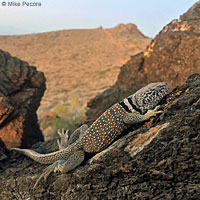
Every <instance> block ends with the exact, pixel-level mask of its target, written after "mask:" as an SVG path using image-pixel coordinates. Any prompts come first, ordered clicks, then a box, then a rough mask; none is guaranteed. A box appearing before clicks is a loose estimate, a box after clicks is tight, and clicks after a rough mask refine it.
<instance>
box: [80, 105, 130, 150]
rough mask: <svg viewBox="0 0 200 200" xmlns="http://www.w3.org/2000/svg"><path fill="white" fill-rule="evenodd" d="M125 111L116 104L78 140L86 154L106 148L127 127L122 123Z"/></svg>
mask: <svg viewBox="0 0 200 200" xmlns="http://www.w3.org/2000/svg"><path fill="white" fill-rule="evenodd" d="M126 112H127V111H126V110H125V109H124V108H123V107H122V106H121V105H120V104H119V103H116V104H114V105H113V106H112V107H110V108H109V109H108V110H106V111H105V112H104V113H103V114H102V115H101V116H100V117H99V118H97V120H96V121H95V122H94V123H93V124H92V125H91V126H90V127H89V128H88V129H87V130H86V132H85V133H84V134H83V136H82V137H81V138H80V141H81V143H82V144H83V148H84V150H85V151H86V152H89V153H94V152H99V151H101V150H103V149H104V148H106V147H107V146H108V145H109V144H110V143H111V142H112V141H113V140H114V139H115V138H116V137H117V136H118V135H120V134H121V133H122V132H123V131H124V130H125V129H127V128H128V127H129V125H127V124H125V123H124V122H123V116H124V114H125V113H126Z"/></svg>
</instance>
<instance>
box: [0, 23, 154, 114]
mask: <svg viewBox="0 0 200 200" xmlns="http://www.w3.org/2000/svg"><path fill="white" fill-rule="evenodd" d="M149 42H150V38H147V37H145V36H144V35H143V34H142V33H141V32H140V31H139V30H138V29H137V26H136V25H134V24H126V25H124V24H120V25H118V26H116V27H114V28H110V29H103V28H102V27H99V28H97V29H81V30H62V31H54V32H47V33H39V34H30V35H18V36H3V35H2V36H0V49H3V50H5V51H8V52H9V53H11V55H12V56H17V57H19V58H20V59H23V60H25V61H27V62H29V64H30V65H33V66H36V67H37V69H38V70H40V71H43V72H44V73H45V76H46V79H47V90H46V92H45V95H44V97H43V100H42V103H41V106H40V108H39V115H41V114H42V113H44V112H48V111H51V110H52V109H53V108H54V107H55V106H56V105H58V104H64V103H65V102H67V100H68V97H69V96H75V97H76V98H78V99H79V100H80V102H81V103H86V102H87V101H88V100H89V99H91V98H92V97H94V96H95V95H97V94H98V93H100V92H102V91H104V90H105V89H107V88H108V87H110V86H111V85H113V84H114V83H115V81H116V79H117V75H118V73H119V69H120V66H121V65H122V64H123V63H125V62H126V61H127V59H129V56H130V55H134V54H136V53H138V52H140V51H143V50H144V48H145V47H146V45H147V44H148V43H149Z"/></svg>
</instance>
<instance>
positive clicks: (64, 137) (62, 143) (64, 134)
mask: <svg viewBox="0 0 200 200" xmlns="http://www.w3.org/2000/svg"><path fill="white" fill-rule="evenodd" d="M68 133H69V130H66V131H65V130H64V128H62V130H60V129H58V135H59V136H60V140H59V139H58V140H57V143H58V147H59V149H60V150H61V149H64V148H66V147H67V146H68V140H69V134H68Z"/></svg>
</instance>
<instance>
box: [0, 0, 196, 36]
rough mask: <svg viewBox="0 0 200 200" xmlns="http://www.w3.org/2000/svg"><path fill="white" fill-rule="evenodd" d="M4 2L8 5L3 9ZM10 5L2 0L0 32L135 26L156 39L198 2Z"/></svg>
mask: <svg viewBox="0 0 200 200" xmlns="http://www.w3.org/2000/svg"><path fill="white" fill-rule="evenodd" d="M2 2H6V4H7V5H6V6H2ZM8 2H11V1H7V0H0V29H1V28H2V29H3V28H6V27H7V28H9V29H13V33H14V32H15V31H16V30H17V31H18V32H20V33H27V32H29V33H33V32H34V33H36V32H44V31H45V32H46V31H52V30H59V29H74V28H76V29H77V28H97V27H99V26H103V27H104V28H108V27H113V26H115V25H117V24H119V23H135V24H136V25H137V26H138V28H139V29H140V30H141V31H142V32H143V33H144V34H145V35H147V36H150V37H153V36H155V35H156V34H157V33H158V32H159V31H160V30H161V29H162V27H163V26H164V25H166V24H167V23H169V22H170V21H171V20H173V19H177V18H179V16H180V15H181V14H182V13H184V12H186V11H187V10H188V9H189V8H190V7H191V6H192V5H193V4H194V3H195V2H197V0H33V1H32V2H40V3H41V5H42V6H35V7H33V6H29V7H28V6H22V2H23V1H22V0H16V1H13V2H20V3H21V6H8ZM26 2H31V1H30V0H27V1H26ZM5 26H6V27H5ZM23 31H24V32H23Z"/></svg>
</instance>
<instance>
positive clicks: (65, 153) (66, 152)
mask: <svg viewBox="0 0 200 200" xmlns="http://www.w3.org/2000/svg"><path fill="white" fill-rule="evenodd" d="M79 147H80V145H79V144H77V143H76V142H75V143H73V144H72V145H69V146H68V147H67V148H65V149H62V150H59V151H56V152H52V153H48V154H40V153H37V152H36V151H33V150H31V149H19V148H11V149H10V150H14V151H17V152H20V153H22V154H24V155H26V156H28V157H29V158H32V159H33V160H35V161H36V162H39V163H42V164H51V163H54V162H55V161H57V160H68V158H69V156H70V155H71V154H72V153H73V152H74V151H77V150H78V149H79Z"/></svg>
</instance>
